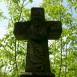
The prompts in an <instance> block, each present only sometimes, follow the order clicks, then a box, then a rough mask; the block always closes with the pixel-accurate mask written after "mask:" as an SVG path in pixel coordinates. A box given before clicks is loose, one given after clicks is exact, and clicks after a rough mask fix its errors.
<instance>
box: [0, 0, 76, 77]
mask: <svg viewBox="0 0 77 77" xmlns="http://www.w3.org/2000/svg"><path fill="white" fill-rule="evenodd" d="M35 1H36V2H35ZM39 1H40V2H39ZM1 2H3V4H5V6H6V9H7V10H5V9H4V8H3V6H2V7H1V6H0V35H1V38H0V77H17V76H18V74H19V73H20V72H23V71H24V70H25V69H24V68H25V59H26V58H25V57H26V56H25V55H26V50H27V40H24V41H18V40H16V39H15V37H14V34H13V30H14V23H15V22H18V21H28V20H30V13H31V12H30V9H31V7H36V6H40V7H43V8H44V9H45V18H46V20H49V21H50V20H52V21H61V22H62V30H63V32H62V35H61V38H60V39H59V40H49V41H48V43H49V54H50V55H49V56H50V64H51V71H52V72H53V73H55V75H56V77H71V76H72V77H77V0H0V3H1ZM34 2H35V4H34ZM36 3H38V4H36ZM5 12H6V13H5ZM2 31H4V32H5V34H4V32H2Z"/></svg>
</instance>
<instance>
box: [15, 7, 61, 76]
mask: <svg viewBox="0 0 77 77" xmlns="http://www.w3.org/2000/svg"><path fill="white" fill-rule="evenodd" d="M44 15H45V14H44V9H43V8H32V9H31V19H30V21H25V22H16V23H15V26H14V35H15V38H16V39H17V40H28V43H27V54H26V68H25V73H22V74H21V75H20V77H36V76H38V77H55V75H54V74H53V73H51V71H50V61H49V51H48V40H50V39H51V40H52V39H59V37H60V36H61V33H62V26H61V25H62V24H61V22H60V21H45V16H44Z"/></svg>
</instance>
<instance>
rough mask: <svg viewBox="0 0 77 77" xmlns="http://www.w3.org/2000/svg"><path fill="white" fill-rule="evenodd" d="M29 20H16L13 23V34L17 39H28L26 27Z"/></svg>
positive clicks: (27, 27)
mask: <svg viewBox="0 0 77 77" xmlns="http://www.w3.org/2000/svg"><path fill="white" fill-rule="evenodd" d="M29 23H30V22H29V21H26V22H16V23H15V25H14V35H15V38H16V39H17V40H27V39H28V29H29V26H30V25H29Z"/></svg>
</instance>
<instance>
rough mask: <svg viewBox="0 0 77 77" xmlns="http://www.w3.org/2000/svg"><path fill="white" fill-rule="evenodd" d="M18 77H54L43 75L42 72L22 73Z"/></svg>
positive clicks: (53, 76)
mask: <svg viewBox="0 0 77 77" xmlns="http://www.w3.org/2000/svg"><path fill="white" fill-rule="evenodd" d="M19 77H55V75H54V74H53V73H43V72H41V73H39V72H35V73H31V72H24V73H21V74H20V76H19Z"/></svg>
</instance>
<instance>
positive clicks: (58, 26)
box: [46, 21, 62, 40]
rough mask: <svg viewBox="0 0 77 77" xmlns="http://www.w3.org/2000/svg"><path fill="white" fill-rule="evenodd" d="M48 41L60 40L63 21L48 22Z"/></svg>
mask: <svg viewBox="0 0 77 77" xmlns="http://www.w3.org/2000/svg"><path fill="white" fill-rule="evenodd" d="M46 25H47V32H48V39H55V40H56V39H59V37H60V36H61V33H62V23H61V21H46Z"/></svg>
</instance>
